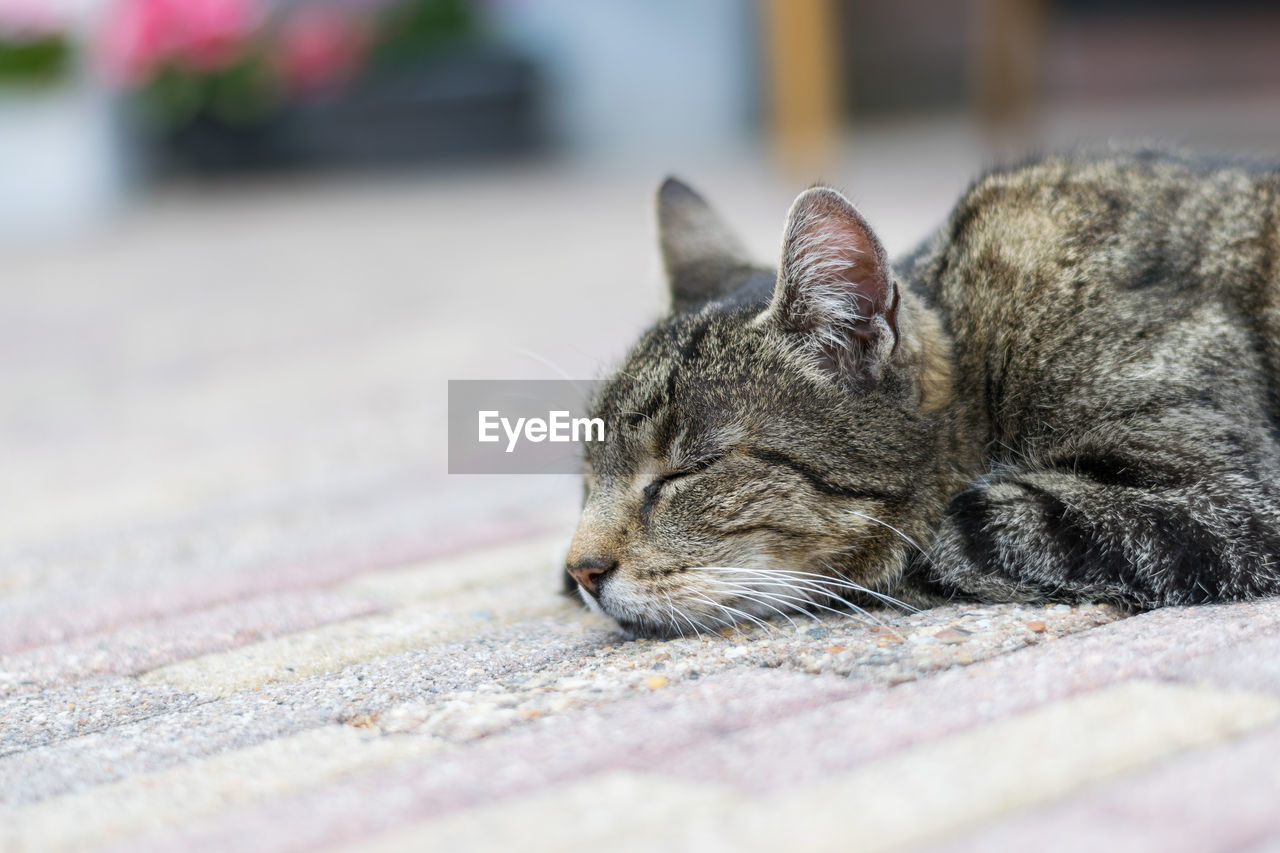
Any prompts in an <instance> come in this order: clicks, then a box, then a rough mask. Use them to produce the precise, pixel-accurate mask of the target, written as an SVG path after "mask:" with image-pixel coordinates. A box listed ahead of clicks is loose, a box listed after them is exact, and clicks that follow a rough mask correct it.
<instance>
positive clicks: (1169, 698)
mask: <svg viewBox="0 0 1280 853" xmlns="http://www.w3.org/2000/svg"><path fill="white" fill-rule="evenodd" d="M868 144H870V145H874V142H872V143H868ZM880 153H881V154H882V155H883V156H884V157H886V158H890V159H891V158H892V157H893V156H895V155H894V149H893V148H892V146H888V145H885V146H882V148H881V151H880ZM921 162H924V163H925V166H923V167H922V168H923V170H924V172H923V173H922V174H916V175H915V176H914V178H913V180H916V181H917V182H918V183H919V184H920V186H921V187H925V185H926V184H927V185H928V191H927V192H925V191H924V190H923V189H922V192H921V194H919V195H917V196H913V197H912V198H909V199H907V198H904V197H903V196H902V195H901V193H900V192H898V187H897V186H896V185H894V184H892V182H890V181H888V180H887V179H885V178H884V177H883V175H882V174H881V173H880V172H879V171H877V170H871V169H866V168H861V167H860V168H858V169H853V170H851V171H850V172H849V174H848V175H844V176H841V175H835V176H833V180H837V181H838V182H839V181H841V179H842V177H843V178H849V179H850V180H847V181H844V182H845V183H848V184H852V183H854V179H856V180H857V182H858V183H859V184H860V186H861V187H862V192H861V193H860V196H861V198H862V199H863V200H864V201H865V202H866V203H867V205H868V207H869V208H878V209H879V210H881V211H883V212H884V222H885V225H884V231H885V235H886V239H887V241H888V242H889V243H890V244H891V245H892V247H893V248H895V249H897V248H902V247H904V246H906V245H907V244H908V243H909V242H910V241H911V240H912V239H914V238H915V237H916V236H918V235H919V234H920V233H923V230H924V229H925V228H926V227H928V224H929V223H931V222H932V221H933V220H934V219H935V218H936V217H937V216H940V215H941V213H942V211H943V210H944V209H945V206H946V204H947V201H948V199H949V198H950V196H951V195H952V194H953V193H954V192H955V191H957V190H958V189H959V188H960V187H961V186H963V184H964V182H965V181H966V180H967V177H968V172H967V169H968V167H967V166H965V165H964V164H960V166H959V167H958V166H957V164H956V163H955V161H946V162H944V161H942V160H938V161H936V162H935V161H933V160H928V159H927V158H926V159H925V160H922V161H921ZM948 164H950V165H948ZM743 168H744V166H743V164H742V163H737V164H735V163H732V162H722V163H716V164H708V165H707V167H706V168H705V170H703V173H702V174H701V175H699V174H694V175H693V176H692V177H693V178H695V179H697V178H699V177H702V178H703V181H702V183H704V184H709V187H710V190H711V192H712V194H713V195H722V197H723V198H724V199H725V200H726V206H727V207H728V208H729V209H731V210H734V211H735V212H737V211H739V210H741V211H742V212H743V214H742V215H743V220H742V221H741V222H740V224H741V225H742V227H743V231H744V233H746V234H747V235H748V238H749V239H750V241H751V242H752V244H753V245H759V246H761V247H764V250H763V251H762V252H761V254H762V255H765V254H767V251H768V247H769V246H771V245H772V242H773V241H776V233H775V231H776V228H777V225H778V223H777V221H776V220H777V219H778V218H779V217H778V216H777V215H776V214H777V212H778V211H780V210H783V209H785V206H786V203H787V201H788V200H789V198H790V196H791V194H792V190H793V189H794V187H793V186H791V184H790V183H786V182H782V181H779V180H777V179H776V177H767V176H765V177H759V179H758V180H751V181H745V180H741V178H742V175H743ZM752 168H754V165H753V166H752ZM654 177H655V176H653V175H648V174H645V175H638V174H636V173H618V174H613V173H606V172H604V171H600V172H591V171H590V170H586V171H584V170H581V169H579V170H577V171H563V172H557V173H547V172H537V171H532V172H526V171H520V170H516V171H512V172H509V173H505V174H501V175H489V176H479V177H475V176H468V177H466V178H465V179H463V178H458V179H445V178H438V179H436V180H434V181H425V180H421V181H418V180H413V181H410V180H406V181H398V182H395V183H394V184H387V183H378V182H336V183H332V184H325V183H320V184H305V185H297V186H291V185H280V186H277V187H275V188H274V189H273V190H263V189H250V188H239V189H230V190H227V191H226V193H225V194H224V195H219V196H217V197H214V198H211V199H210V198H206V199H204V200H196V199H194V198H193V197H190V196H187V195H183V194H181V193H179V194H177V195H174V196H173V197H171V198H168V199H161V200H159V201H157V202H156V203H155V205H154V206H153V207H152V208H150V209H147V210H143V211H141V212H139V213H138V214H137V215H136V216H134V217H133V218H132V219H130V220H128V221H126V222H123V223H121V224H120V225H118V226H117V227H116V229H115V230H114V231H113V232H112V233H111V234H109V235H106V236H103V237H102V238H99V239H91V240H87V241H85V242H82V243H80V244H76V245H74V246H65V247H59V248H57V249H56V250H54V249H51V250H47V251H36V250H31V251H28V252H26V253H23V254H21V255H20V256H14V257H12V258H8V259H6V286H5V287H0V355H3V356H4V358H3V359H0V382H3V391H4V393H2V394H0V446H3V447H5V448H6V454H5V460H4V465H5V473H4V476H3V477H0V850H5V851H9V850H14V851H25V850H31V851H37V850H39V851H44V850H81V849H92V848H103V849H122V850H139V849H143V850H145V849H154V850H173V849H183V850H219V851H220V850H228V849H236V850H270V851H276V850H313V849H327V848H333V847H338V848H342V849H366V848H367V849H375V850H376V849H386V850H393V849H394V850H399V849H414V850H419V849H431V848H433V849H489V848H492V849H510V848H511V846H512V845H513V844H516V845H519V846H520V847H521V848H523V849H555V850H570V849H602V848H607V849H618V850H626V849H662V848H670V847H672V846H675V847H680V846H683V847H686V848H693V847H696V848H698V849H708V850H714V849H733V850H735V851H739V850H743V849H767V850H777V849H788V850H790V849H833V850H842V849H849V848H850V847H851V846H861V847H864V848H866V849H873V848H876V847H893V846H895V845H900V844H927V845H948V844H950V845H954V849H966V850H968V849H975V850H976V849H997V848H1010V847H1024V848H1031V847H1041V848H1045V849H1053V848H1054V845H1057V846H1059V847H1061V848H1062V849H1079V848H1078V846H1076V845H1075V844H1071V843H1068V842H1067V840H1065V839H1068V838H1079V839H1082V844H1081V845H1080V846H1083V842H1086V841H1087V844H1088V846H1089V847H1091V848H1094V849H1097V850H1106V849H1109V848H1115V849H1142V848H1146V849H1153V850H1155V849H1160V850H1166V849H1197V850H1205V849H1228V848H1232V849H1235V848H1238V847H1240V846H1242V845H1243V846H1247V845H1248V844H1263V843H1266V842H1267V841H1268V840H1271V841H1272V842H1274V841H1275V840H1276V839H1277V838H1280V824H1277V822H1276V821H1275V818H1274V810H1273V809H1268V808H1267V805H1268V804H1270V803H1273V802H1274V800H1275V795H1276V791H1275V785H1274V782H1273V781H1272V780H1273V777H1274V775H1275V774H1274V773H1272V772H1271V770H1272V768H1271V764H1270V763H1268V760H1266V759H1264V758H1262V757H1260V756H1262V755H1264V753H1265V754H1266V755H1270V754H1271V753H1273V752H1274V751H1275V747H1276V728H1275V725H1276V724H1275V722H1274V720H1275V713H1276V708H1277V704H1276V703H1277V701H1280V699H1278V698H1277V697H1280V680H1278V678H1277V670H1276V664H1275V661H1276V660H1277V657H1278V655H1280V602H1259V603H1253V604H1243V605H1234V606H1229V607H1206V608H1194V609H1189V610H1167V611H1159V612H1154V613H1148V614H1142V615H1138V616H1130V617H1125V616H1123V615H1122V614H1120V613H1118V612H1117V611H1115V610H1113V609H1111V608H1108V607H1103V606H1081V607H1066V606H1051V607H1040V606H1020V605H956V606H948V607H941V608H937V609H935V610H931V611H928V612H924V613H914V614H904V613H897V612H893V611H879V612H876V613H875V614H874V619H873V620H862V619H855V618H852V617H838V616H835V615H831V614H827V615H825V616H823V617H821V618H814V619H804V618H799V619H797V620H796V622H795V623H794V624H792V623H789V622H787V621H785V620H777V621H776V622H775V623H773V624H771V625H769V626H768V627H761V626H744V627H743V628H742V629H740V630H727V631H725V632H723V634H722V635H712V636H697V637H685V638H676V639H672V640H666V641H647V640H633V639H629V638H627V637H625V636H623V635H622V634H621V633H619V632H618V631H617V629H616V628H615V627H614V626H613V625H611V624H610V623H608V622H607V621H605V620H603V619H601V618H599V617H596V616H594V615H592V614H590V613H588V612H586V611H585V610H584V609H583V608H581V607H580V606H578V605H577V604H576V603H575V602H574V601H572V600H570V599H568V598H565V597H564V596H562V595H560V594H559V593H558V592H557V589H558V577H557V567H556V565H555V561H554V557H553V555H554V553H555V552H556V549H557V546H559V545H561V544H562V543H563V540H564V538H565V537H566V536H567V535H568V534H569V532H570V531H571V529H572V524H573V520H574V513H575V509H576V500H577V483H576V482H574V481H573V479H572V478H536V477H507V478H484V477H478V478H462V477H449V476H447V475H446V474H445V472H444V418H443V414H444V413H443V411H442V405H443V400H444V380H446V379H449V378H462V377H468V376H469V377H476V376H503V377H519V376H528V377H531V378H532V377H536V378H545V377H547V376H548V371H549V370H550V368H548V367H547V364H548V363H550V364H553V365H555V366H556V367H557V368H559V369H563V370H565V371H566V372H568V373H570V374H571V375H572V374H577V375H584V376H585V375H591V374H593V373H594V372H595V371H596V369H597V367H598V366H599V364H600V363H601V362H602V361H604V360H607V358H609V357H611V356H612V355H615V354H616V351H617V347H618V346H619V342H621V341H623V340H626V339H627V338H629V337H630V336H631V335H632V334H634V332H635V331H636V329H638V328H639V327H640V326H641V325H642V324H643V323H644V321H645V320H646V319H647V318H648V317H650V316H652V314H653V313H654V312H656V311H657V310H658V307H659V304H660V291H659V289H658V287H657V285H656V283H655V278H656V276H655V275H653V274H654V273H656V266H657V264H656V258H655V256H654V254H653V251H652V248H651V243H652V226H651V224H650V223H649V211H648V195H649V192H650V189H651V187H650V184H651V183H652V182H653V180H654ZM512 199H515V200H517V201H520V200H523V201H521V202H520V203H518V204H513V203H511V200H512ZM535 208H536V210H537V212H538V215H537V216H530V215H529V212H530V210H533V209H535ZM481 220H483V221H484V223H485V226H486V227H485V228H484V229H482V230H478V229H476V227H475V223H476V222H477V221H481ZM370 223H378V227H376V228H375V227H371V225H370ZM566 233H575V234H579V235H582V236H583V240H584V241H585V242H586V243H587V244H589V247H590V248H589V249H586V250H583V251H579V252H574V253H569V254H568V255H566V253H565V251H564V247H563V241H562V236H563V235H564V234H566ZM210 234H216V235H217V244H218V249H217V251H216V252H214V253H210V251H209V239H208V235H210ZM482 238H483V239H482ZM492 245H501V246H502V247H503V249H504V251H503V252H494V251H492V250H491V246H492ZM422 258H430V259H431V265H430V275H429V276H428V275H427V273H426V272H424V268H423V264H422V262H421V259H422ZM602 269H608V270H610V271H611V272H610V275H612V274H614V272H616V271H617V270H636V271H639V272H638V273H637V274H636V276H635V278H636V279H637V280H642V279H645V273H646V271H647V272H648V273H649V276H648V280H649V282H650V286H642V287H628V288H602V287H601V272H600V271H601V270H602ZM529 270H556V275H555V276H539V277H538V282H539V286H538V287H533V286H530V284H529V282H530V279H529ZM424 278H431V279H432V281H429V282H425V283H424ZM10 280H13V281H21V282H23V283H24V286H23V287H21V288H19V287H12V286H7V285H8V281H10ZM436 282H448V286H447V287H446V286H443V285H441V284H437V283H436ZM495 283H496V284H495ZM496 286H501V287H504V288H505V289H504V290H502V291H501V292H500V293H497V294H495V292H494V290H493V289H494V287H496ZM459 318H484V328H483V334H479V333H478V332H477V324H476V322H471V321H470V320H469V321H468V322H460V320H459ZM495 341H500V342H502V343H500V344H499V343H495ZM551 373H552V374H554V371H551ZM926 782H927V783H928V784H926ZM1228 830H1229V831H1228Z"/></svg>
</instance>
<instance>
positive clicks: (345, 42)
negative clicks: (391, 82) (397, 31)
mask: <svg viewBox="0 0 1280 853" xmlns="http://www.w3.org/2000/svg"><path fill="white" fill-rule="evenodd" d="M369 42H370V29H369V25H368V22H367V21H365V20H364V19H363V18H361V17H358V16H355V15H352V14H349V13H345V12H342V11H339V10H338V9H335V8H326V7H322V6H312V7H304V8H302V9H299V10H298V11H297V12H296V13H294V14H293V15H291V16H290V17H289V19H288V20H287V21H285V24H284V26H283V28H282V29H281V32H280V44H279V51H280V70H281V72H282V73H283V75H284V78H285V81H286V83H287V84H288V85H289V87H290V88H291V89H293V90H294V91H296V92H304V93H305V92H316V91H322V90H325V89H333V88H335V87H337V86H341V85H342V84H343V83H346V82H347V81H348V80H350V79H351V78H352V77H353V76H354V75H355V73H356V71H357V70H358V68H359V66H360V62H361V60H363V58H364V55H365V53H366V51H367V49H368V47H369Z"/></svg>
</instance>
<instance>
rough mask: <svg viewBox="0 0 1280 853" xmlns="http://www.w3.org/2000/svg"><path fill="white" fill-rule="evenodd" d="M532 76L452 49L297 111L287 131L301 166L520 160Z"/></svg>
mask: <svg viewBox="0 0 1280 853" xmlns="http://www.w3.org/2000/svg"><path fill="white" fill-rule="evenodd" d="M538 100H539V99H538V95H537V75H536V72H535V69H534V66H533V64H532V63H531V62H529V61H528V60H525V59H523V58H521V57H518V56H513V55H511V54H509V53H505V52H501V51H497V50H494V49H481V48H473V49H468V50H455V51H451V52H449V53H446V54H440V55H438V56H434V57H431V58H429V59H424V60H422V61H420V62H417V63H414V64H412V65H407V66H403V67H399V68H395V69H382V70H379V71H375V72H373V73H370V74H368V75H366V76H365V78H364V79H362V80H361V81H360V83H359V84H358V85H356V86H353V87H351V88H350V89H348V90H347V91H345V92H344V93H342V94H341V95H338V96H335V97H331V98H327V99H324V100H315V101H311V102H307V103H302V104H299V105H297V106H296V107H295V108H294V109H293V110H292V113H291V115H290V131H291V133H292V135H293V138H294V141H295V143H296V145H297V147H298V150H299V152H300V154H301V155H302V158H303V159H304V160H305V161H306V162H310V163H320V164H329V163H332V164H345V165H365V166H376V165H394V164H399V163H419V162H429V161H448V160H459V159H473V158H482V157H499V156H510V155H516V154H522V153H525V152H528V151H531V150H533V149H535V148H536V147H538V145H539V143H540V141H541V134H540V132H539V103H538Z"/></svg>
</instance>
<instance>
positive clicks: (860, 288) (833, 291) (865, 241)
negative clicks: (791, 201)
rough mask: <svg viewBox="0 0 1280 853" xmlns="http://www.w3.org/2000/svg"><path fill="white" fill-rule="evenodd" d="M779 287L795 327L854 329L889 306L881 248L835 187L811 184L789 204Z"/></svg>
mask: <svg viewBox="0 0 1280 853" xmlns="http://www.w3.org/2000/svg"><path fill="white" fill-rule="evenodd" d="M779 291H780V292H779V294H778V297H779V300H778V301H779V302H780V304H779V305H778V306H777V307H778V308H779V309H780V311H781V312H782V314H783V318H784V320H787V321H790V322H791V323H794V324H795V325H797V326H799V327H808V328H813V327H814V326H818V325H837V326H842V327H845V328H848V329H850V330H851V331H856V330H857V329H858V328H859V327H860V326H861V325H863V324H867V323H870V322H871V321H873V320H874V319H875V318H876V317H883V316H885V314H886V313H887V312H889V311H890V310H891V308H892V305H891V304H890V303H891V302H892V299H893V288H892V285H891V283H890V278H889V270H888V261H887V258H886V257H885V253H884V249H883V247H882V246H881V245H880V241H879V240H878V239H876V236H875V234H874V232H872V230H871V228H870V226H869V225H867V222H866V220H865V219H863V218H862V216H861V215H860V214H859V213H858V212H857V210H855V209H854V207H853V205H851V204H850V203H849V202H848V201H847V200H845V198H844V197H843V196H842V195H840V194H839V193H837V192H836V191H834V190H830V189H813V190H809V191H808V192H806V193H805V194H804V195H802V196H800V198H799V199H797V200H796V203H795V205H794V206H793V207H792V211H791V216H790V219H789V221H788V227H787V234H786V245H785V249H784V256H783V274H782V276H781V277H780V281H779Z"/></svg>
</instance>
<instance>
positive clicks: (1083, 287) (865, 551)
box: [568, 150, 1280, 632]
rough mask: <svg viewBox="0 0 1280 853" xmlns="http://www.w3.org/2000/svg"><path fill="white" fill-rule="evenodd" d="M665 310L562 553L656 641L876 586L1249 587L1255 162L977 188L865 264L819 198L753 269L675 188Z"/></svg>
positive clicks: (1116, 168) (1075, 173) (1265, 175)
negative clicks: (889, 253) (587, 564)
mask: <svg viewBox="0 0 1280 853" xmlns="http://www.w3.org/2000/svg"><path fill="white" fill-rule="evenodd" d="M672 186H673V185H672V184H671V183H669V184H668V185H667V186H666V187H664V190H663V192H662V193H661V194H660V197H659V213H660V221H661V222H662V223H663V228H664V231H665V230H667V229H669V228H671V227H675V226H676V224H677V223H678V227H680V228H682V229H684V230H685V234H686V236H687V235H692V234H695V233H697V234H702V235H707V236H706V239H692V238H690V239H674V238H664V247H667V248H670V247H673V246H678V247H679V252H680V253H681V254H680V257H671V256H670V254H669V256H668V257H667V258H666V261H667V269H668V271H669V274H670V278H671V286H672V294H673V296H672V299H673V305H674V306H675V310H673V312H672V314H671V315H670V316H668V317H666V318H665V319H663V320H662V321H660V322H659V323H658V324H656V325H655V326H654V327H653V328H652V329H650V330H649V331H648V332H647V333H646V334H645V335H644V336H643V337H642V338H641V340H640V341H639V342H638V343H637V344H636V346H635V348H634V349H633V350H632V352H631V353H630V355H629V356H628V357H627V359H626V360H625V361H624V362H623V364H622V365H621V366H620V368H619V369H618V370H617V371H616V372H615V373H614V374H613V375H612V376H611V377H610V378H609V380H608V381H607V382H606V383H605V384H604V386H603V389H602V391H601V393H600V395H599V397H598V399H597V400H596V402H595V409H596V414H598V415H600V416H603V417H605V418H606V420H607V421H608V422H609V423H610V424H612V425H614V426H615V428H614V429H613V430H612V433H611V437H610V441H609V442H607V443H606V444H605V445H603V446H602V447H598V448H595V449H593V450H592V451H590V453H591V455H590V457H589V458H588V459H587V465H586V471H587V475H586V476H587V484H588V497H587V500H586V503H585V507H584V513H583V520H582V522H581V524H580V525H579V529H578V532H577V535H576V536H575V540H574V543H573V546H572V548H571V550H570V553H569V561H568V562H569V566H570V567H571V568H572V567H574V566H575V565H576V564H580V563H581V562H582V561H584V560H595V561H599V564H600V565H602V566H609V567H611V568H610V570H609V571H607V572H605V573H604V574H602V575H599V576H597V580H598V581H599V583H598V585H597V586H598V588H597V590H596V594H595V595H591V594H586V593H584V595H585V597H586V599H587V600H588V603H589V604H590V605H591V606H594V607H597V608H599V609H601V610H603V611H604V612H606V613H608V614H610V615H612V616H614V617H615V618H617V619H618V620H619V621H620V622H621V623H622V624H624V625H625V626H627V627H630V628H632V629H634V630H638V631H652V632H675V631H681V630H698V629H703V628H708V627H714V626H715V625H717V624H721V623H724V622H728V621H735V620H737V619H739V618H741V616H742V615H747V616H750V617H752V618H763V617H765V616H773V615H777V614H778V613H779V612H784V613H790V612H792V611H794V610H797V609H811V608H813V607H822V606H832V605H833V604H834V605H835V606H838V607H845V606H854V607H858V606H863V605H866V604H868V603H870V602H874V601H877V600H883V597H886V596H892V597H894V598H896V599H901V600H905V601H908V602H913V603H915V604H925V603H930V602H934V601H937V600H940V599H941V598H950V597H957V596H964V597H974V598H980V599H985V600H994V601H1009V600H1031V601H1041V600H1043V601H1086V600H1092V601H1108V602H1114V603H1117V604H1120V605H1122V606H1125V607H1128V608H1133V609H1143V608H1151V607H1158V606H1163V605H1172V604H1187V603H1197V602H1209V601H1226V600H1236V599H1247V598H1254V597H1259V596H1266V595H1273V594H1276V593H1280V451H1278V448H1277V446H1276V439H1277V429H1276V428H1277V423H1278V420H1280V385H1278V382H1280V373H1278V372H1277V370H1278V369H1280V363H1278V360H1280V265H1277V259H1278V258H1280V231H1278V229H1280V216H1278V215H1277V214H1278V213H1280V171H1277V169H1275V168H1270V167H1265V166H1256V165H1253V164H1243V163H1235V162H1218V161H1211V160H1206V159H1203V158H1197V157H1194V156H1190V155H1184V154H1180V153H1171V152H1156V151H1145V150H1144V151H1134V152H1119V153H1109V154H1107V155H1105V156H1097V157H1083V156H1069V157H1054V158H1048V159H1043V160H1039V161H1035V162H1031V163H1028V164H1025V165H1022V166H1019V167H1016V168H1010V169H1004V170H999V171H995V172H992V173H990V174H988V175H986V176H984V177H982V178H981V179H979V180H978V181H977V182H975V184H974V185H973V187H972V188H971V189H970V190H969V191H968V192H967V193H966V194H965V195H964V197H963V198H962V199H961V200H960V202H959V204H958V205H957V206H956V208H955V210H954V212H953V213H952V215H951V217H950V219H949V220H948V221H947V222H946V223H945V224H944V226H943V227H942V228H941V229H940V230H939V231H938V232H937V233H936V234H935V235H934V236H933V237H931V238H930V239H929V240H928V241H926V242H925V244H923V245H922V246H921V247H920V248H919V249H917V250H916V251H915V252H913V253H912V254H911V255H910V256H909V257H908V258H906V259H904V260H902V261H901V262H900V263H899V264H898V265H897V266H896V267H892V268H891V267H890V266H889V264H888V262H887V261H885V260H884V258H883V249H881V248H880V243H879V241H878V240H877V239H876V237H875V235H874V233H872V231H871V229H870V227H869V226H868V225H867V223H866V220H865V219H863V218H862V216H861V215H860V214H858V213H857V211H855V210H854V209H853V208H852V206H851V205H849V204H848V202H847V201H845V200H844V199H843V197H841V196H840V195H839V194H838V193H836V192H835V191H833V190H827V189H819V190H811V191H809V192H808V193H806V194H804V195H802V196H801V197H800V199H798V200H797V203H796V205H795V206H794V207H793V209H792V211H791V214H790V216H789V218H788V224H787V228H786V231H785V232H784V241H783V242H784V245H783V255H782V263H781V266H780V270H781V272H780V274H776V275H775V274H774V273H773V272H771V271H769V270H763V269H759V268H754V267H752V266H751V265H750V264H748V263H747V262H746V261H741V262H737V263H735V262H732V261H730V260H727V259H730V258H732V257H734V256H735V254H734V253H735V252H736V251H737V250H736V244H733V243H731V242H730V238H728V237H727V236H725V235H727V234H728V231H727V229H726V228H725V227H724V225H723V223H721V222H720V220H719V219H718V218H717V217H716V216H715V214H714V213H713V212H712V211H711V210H710V209H709V208H708V207H707V206H706V205H705V203H703V202H702V201H701V200H700V199H698V198H697V196H696V195H694V194H693V193H692V192H691V191H689V190H688V189H687V188H684V187H683V186H682V185H675V186H677V187H678V189H675V190H673V189H672Z"/></svg>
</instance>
